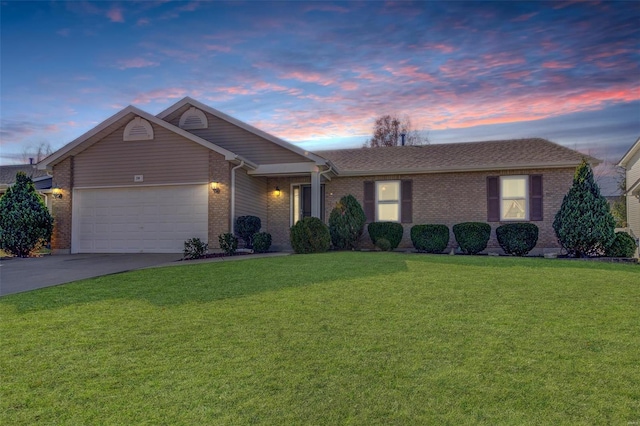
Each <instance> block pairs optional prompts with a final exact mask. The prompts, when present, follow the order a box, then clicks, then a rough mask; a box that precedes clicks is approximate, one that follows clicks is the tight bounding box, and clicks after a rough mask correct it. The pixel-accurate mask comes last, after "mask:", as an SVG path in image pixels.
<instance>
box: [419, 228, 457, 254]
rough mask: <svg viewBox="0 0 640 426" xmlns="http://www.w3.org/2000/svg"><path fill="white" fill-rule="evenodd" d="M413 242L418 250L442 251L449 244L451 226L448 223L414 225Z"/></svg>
mask: <svg viewBox="0 0 640 426" xmlns="http://www.w3.org/2000/svg"><path fill="white" fill-rule="evenodd" d="M411 242H412V243H413V247H415V249H416V250H418V251H426V252H427V253H442V252H443V251H444V249H446V248H447V244H449V228H448V227H447V225H414V226H413V227H411Z"/></svg>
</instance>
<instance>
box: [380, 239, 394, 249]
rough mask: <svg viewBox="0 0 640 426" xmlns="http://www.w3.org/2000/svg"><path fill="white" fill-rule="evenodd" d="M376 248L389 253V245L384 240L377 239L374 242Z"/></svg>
mask: <svg viewBox="0 0 640 426" xmlns="http://www.w3.org/2000/svg"><path fill="white" fill-rule="evenodd" d="M376 247H378V248H379V249H380V250H382V251H391V250H392V248H391V243H390V242H389V240H387V239H386V238H378V240H377V241H376Z"/></svg>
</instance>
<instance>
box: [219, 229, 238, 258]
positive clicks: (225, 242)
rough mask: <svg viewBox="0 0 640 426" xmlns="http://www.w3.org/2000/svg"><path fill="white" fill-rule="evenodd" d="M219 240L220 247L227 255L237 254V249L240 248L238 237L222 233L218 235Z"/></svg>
mask: <svg viewBox="0 0 640 426" xmlns="http://www.w3.org/2000/svg"><path fill="white" fill-rule="evenodd" d="M218 242H219V243H220V249H221V250H222V251H223V252H224V254H226V255H227V256H233V255H234V254H236V250H238V238H237V237H236V236H235V235H233V234H231V233H226V234H220V235H218Z"/></svg>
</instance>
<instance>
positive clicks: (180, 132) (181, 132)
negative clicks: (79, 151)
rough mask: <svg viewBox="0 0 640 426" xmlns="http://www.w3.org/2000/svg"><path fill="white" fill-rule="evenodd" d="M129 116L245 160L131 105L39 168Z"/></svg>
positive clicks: (250, 164) (58, 152)
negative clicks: (136, 116)
mask: <svg viewBox="0 0 640 426" xmlns="http://www.w3.org/2000/svg"><path fill="white" fill-rule="evenodd" d="M129 114H134V115H138V116H140V117H141V118H144V119H145V120H147V121H149V122H151V123H153V124H156V125H158V126H160V127H163V128H165V129H167V130H169V131H171V132H173V133H176V134H178V135H180V136H182V137H184V138H186V139H189V140H190V141H192V142H195V143H197V144H199V145H202V146H204V147H205V148H207V149H210V150H212V151H215V152H217V153H218V154H221V155H224V157H225V160H227V161H234V160H237V161H242V160H243V159H244V158H243V157H241V156H239V155H237V154H235V153H233V152H231V151H229V150H227V149H224V148H222V147H220V146H218V145H216V144H214V143H211V142H209V141H207V140H204V139H202V138H200V137H198V136H196V135H194V134H193V133H190V132H188V131H186V130H182V129H181V128H179V127H176V126H174V125H173V124H171V123H168V122H166V121H164V120H161V119H159V118H158V117H155V116H153V115H151V114H149V113H147V112H145V111H142V110H141V109H138V108H136V107H134V106H131V105H129V106H128V107H126V108H125V109H123V110H122V111H120V112H118V113H116V114H114V115H112V116H111V117H109V118H107V119H106V120H105V121H103V122H102V123H100V124H98V125H97V126H96V127H94V128H93V129H91V130H89V131H88V132H86V133H84V134H83V135H82V136H80V137H78V138H76V139H74V140H73V141H71V142H69V143H68V144H66V145H65V146H63V147H62V148H60V149H59V150H57V151H56V152H54V153H53V154H51V155H50V156H48V157H47V158H45V159H44V160H42V161H41V162H39V163H38V168H39V169H41V170H45V169H47V168H48V167H50V166H51V165H53V164H55V163H56V162H57V160H59V159H60V158H62V157H64V156H65V155H66V154H67V153H69V152H70V151H72V150H73V149H74V148H77V147H78V146H79V145H81V144H82V143H83V142H85V141H87V140H88V139H90V138H92V137H94V136H96V135H97V134H98V133H100V132H101V131H102V130H104V129H106V128H107V127H109V126H111V125H113V124H116V123H118V122H119V121H120V120H122V119H124V118H126V117H127V115H129ZM244 161H245V164H246V165H247V166H249V167H251V168H255V167H257V165H256V164H255V163H253V162H251V161H248V160H244Z"/></svg>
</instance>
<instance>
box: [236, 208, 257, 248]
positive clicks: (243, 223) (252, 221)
mask: <svg viewBox="0 0 640 426" xmlns="http://www.w3.org/2000/svg"><path fill="white" fill-rule="evenodd" d="M261 227H262V222H261V221H260V218H259V217H258V216H239V217H238V218H237V219H236V227H235V231H236V235H237V236H238V237H240V238H242V241H244V244H245V247H246V248H252V247H253V235H254V234H255V233H257V232H258V231H260V228H261Z"/></svg>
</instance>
